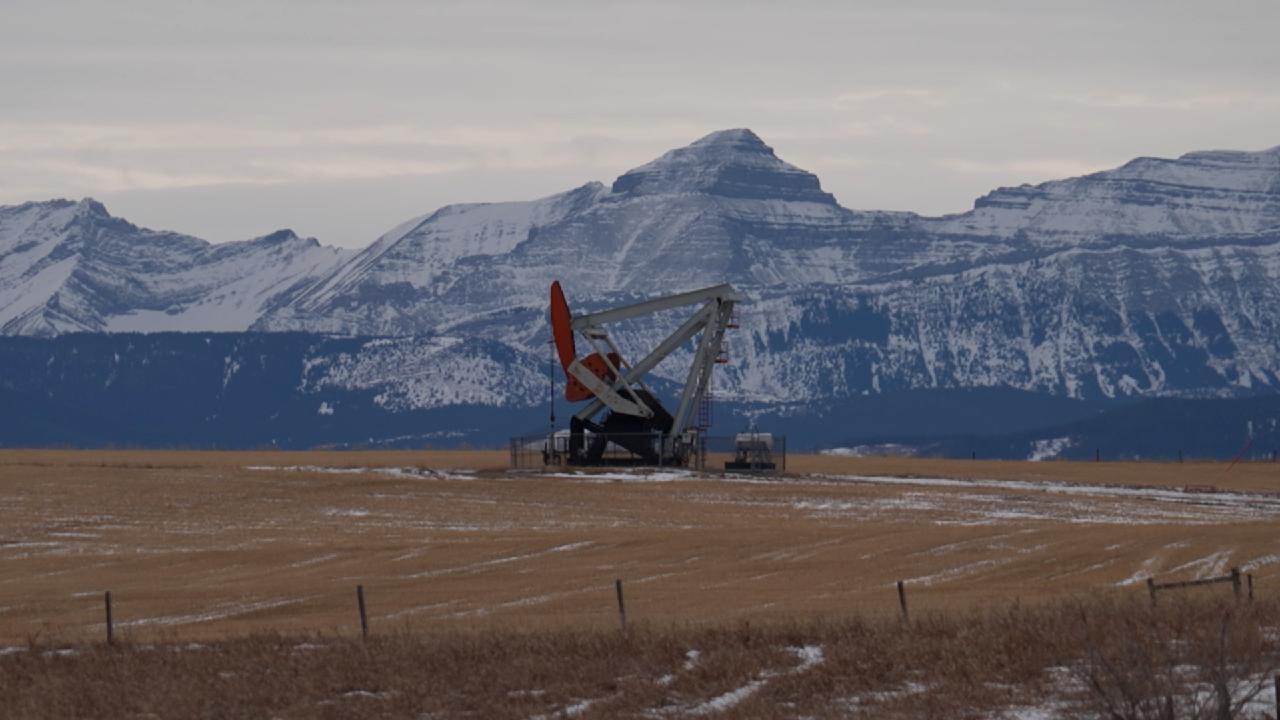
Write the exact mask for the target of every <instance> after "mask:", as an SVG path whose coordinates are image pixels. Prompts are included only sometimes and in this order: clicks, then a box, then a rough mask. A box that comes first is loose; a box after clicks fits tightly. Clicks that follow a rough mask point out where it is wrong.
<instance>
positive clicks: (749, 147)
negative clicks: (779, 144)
mask: <svg viewBox="0 0 1280 720" xmlns="http://www.w3.org/2000/svg"><path fill="white" fill-rule="evenodd" d="M712 146H728V147H732V148H734V149H737V150H744V151H755V152H765V153H768V154H770V155H772V154H773V148H771V147H769V146H768V145H766V144H765V142H764V140H761V139H760V136H759V135H757V134H755V133H754V132H752V131H751V129H750V128H731V129H729V130H717V131H715V132H713V133H709V134H707V135H703V136H702V137H700V138H698V139H697V140H694V141H693V142H692V143H690V144H689V147H712Z"/></svg>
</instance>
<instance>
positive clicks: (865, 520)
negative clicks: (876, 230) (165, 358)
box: [0, 451, 1280, 645]
mask: <svg viewBox="0 0 1280 720" xmlns="http://www.w3.org/2000/svg"><path fill="white" fill-rule="evenodd" d="M506 459H507V458H506V455H505V454H504V453H500V452H423V453H415V452H384V453H318V452H317V453H277V452H262V453H203V452H79V451H10V452H5V453H0V504H2V507H3V508H4V512H3V513H2V514H0V645H3V644H8V645H22V644H25V643H27V642H28V641H29V640H30V639H32V638H45V639H47V640H52V639H56V640H58V641H67V642H76V641H81V640H86V639H97V638H99V637H101V636H102V634H103V626H102V623H103V618H102V614H103V613H102V593H103V592H104V591H106V590H110V591H112V593H113V598H114V606H115V607H114V610H115V620H116V627H117V632H118V633H119V634H120V635H122V636H125V637H131V638H133V639H136V640H153V639H157V638H177V639H183V640H206V639H211V638H218V637H224V636H228V635H240V634H245V633H250V632H254V631H280V632H286V633H299V632H314V631H323V632H333V633H339V634H346V635H348V636H349V635H351V634H353V633H356V632H358V618H357V614H356V609H355V587H356V585H357V584H361V585H363V586H364V587H365V591H366V594H367V601H368V610H369V618H370V619H369V622H370V625H371V627H372V629H373V631H374V632H389V631H393V630H402V629H428V628H429V629H436V630H439V629H448V630H467V629H477V628H484V629H495V628H496V629H519V630H528V629H554V628H577V629H583V628H594V627H611V626H613V625H615V624H616V623H617V611H616V606H615V601H614V588H613V582H614V579H615V578H621V579H622V580H623V581H624V583H625V590H626V599H627V605H628V612H629V615H630V617H631V618H632V619H633V620H636V621H647V622H650V623H654V624H656V625H658V626H662V625H667V624H671V623H721V622H738V621H741V620H753V621H792V620H795V619H797V618H803V619H818V618H840V617H843V616H846V615H848V614H850V613H864V614H865V613H870V614H875V613H882V614H886V615H887V614H892V613H895V612H897V598H896V591H895V589H894V583H895V582H896V581H897V580H904V581H905V582H906V586H907V590H908V596H909V601H910V605H911V608H912V610H913V611H918V612H927V611H930V610H942V609H963V608H971V607H986V606H994V605H999V604H1000V603H1004V602H1009V601H1013V600H1015V599H1017V600H1021V601H1023V602H1033V601H1040V600H1046V599H1051V598H1063V597H1069V596H1072V595H1074V594H1080V593H1093V592H1096V591H1100V590H1108V591H1115V592H1119V593H1139V594H1141V593H1144V592H1145V587H1144V585H1143V583H1144V582H1145V578H1146V577H1147V576H1149V575H1156V576H1157V577H1158V579H1160V580H1162V581H1163V580H1175V579H1194V578H1199V577H1207V576H1212V575H1219V574H1222V573H1224V572H1226V571H1227V569H1228V568H1229V567H1231V566H1233V565H1235V566H1239V567H1241V568H1242V569H1244V570H1245V571H1246V572H1251V573H1252V574H1253V575H1254V576H1255V583H1256V591H1257V593H1258V594H1259V595H1260V596H1267V595H1269V594H1272V593H1277V592H1280V495H1278V494H1275V493H1276V491H1280V466H1277V465H1272V464H1269V463H1257V464H1241V465H1237V466H1235V467H1234V468H1231V469H1230V470H1228V469H1227V466H1226V465H1225V464H1216V463H1212V464H1209V463H1207V464H1195V463H1187V464H1112V463H1100V464H1094V463H1002V462H966V461H929V460H902V459H850V458H830V457H805V456H793V457H792V458H790V460H791V462H790V467H789V469H790V470H791V475H790V476H788V477H787V478H785V479H777V480H774V479H769V480H765V479H754V478H745V477H723V476H720V475H714V474H709V475H696V474H694V473H688V472H671V471H667V472H663V473H643V472H635V473H631V472H607V471H601V472H581V473H579V472H566V473H545V474H529V473H519V474H516V473H508V472H507V471H506V470H505V462H506ZM1204 486H1214V487H1216V488H1217V490H1216V491H1214V492H1208V491H1206V490H1207V488H1206V487H1204ZM1196 592H1207V593H1229V590H1227V589H1226V588H1225V587H1224V586H1218V587H1216V588H1212V589H1209V590H1204V591H1196Z"/></svg>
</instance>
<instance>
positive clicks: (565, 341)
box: [551, 280, 622, 402]
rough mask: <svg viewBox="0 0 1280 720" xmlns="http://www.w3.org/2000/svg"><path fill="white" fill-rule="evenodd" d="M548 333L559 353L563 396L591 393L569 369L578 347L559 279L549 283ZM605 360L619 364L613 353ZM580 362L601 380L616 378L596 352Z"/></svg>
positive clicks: (586, 396)
mask: <svg viewBox="0 0 1280 720" xmlns="http://www.w3.org/2000/svg"><path fill="white" fill-rule="evenodd" d="M551 336H552V337H553V338H554V339H555V343H556V353H557V354H558V355H559V356H560V367H562V368H564V377H565V385H564V397H565V399H566V400H568V401H570V402H579V401H581V400H588V399H590V398H593V397H595V393H593V392H591V390H590V389H588V388H587V386H586V385H583V384H582V383H581V382H579V381H578V379H577V378H575V377H574V376H573V375H572V374H571V373H570V372H569V366H570V365H572V364H573V362H574V360H577V358H578V350H577V344H576V343H575V341H574V339H573V314H572V313H571V312H569V302H568V301H567V300H565V297H564V290H562V289H560V281H559V280H557V281H555V282H553V283H551ZM609 362H610V363H612V364H613V366H614V367H620V366H621V364H622V358H621V357H620V356H619V355H618V354H617V353H609ZM582 366H583V367H585V368H586V369H587V370H590V371H591V372H592V374H594V375H595V376H596V377H598V378H601V379H602V380H604V381H605V382H608V383H612V382H613V381H614V380H616V379H617V375H615V374H614V373H613V371H612V370H610V369H609V365H608V364H607V363H605V361H604V358H603V357H601V356H600V353H591V354H590V355H588V356H587V357H585V358H583V359H582Z"/></svg>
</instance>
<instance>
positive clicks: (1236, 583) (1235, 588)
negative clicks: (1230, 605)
mask: <svg viewBox="0 0 1280 720" xmlns="http://www.w3.org/2000/svg"><path fill="white" fill-rule="evenodd" d="M1231 592H1233V593H1235V596H1236V602H1240V568H1238V567H1233V568H1231Z"/></svg>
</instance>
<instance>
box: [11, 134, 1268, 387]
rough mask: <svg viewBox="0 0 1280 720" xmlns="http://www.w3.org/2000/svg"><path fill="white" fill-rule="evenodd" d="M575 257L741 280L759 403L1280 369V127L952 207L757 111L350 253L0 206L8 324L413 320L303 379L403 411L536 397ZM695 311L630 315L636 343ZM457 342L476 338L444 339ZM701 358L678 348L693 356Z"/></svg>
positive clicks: (418, 222)
mask: <svg viewBox="0 0 1280 720" xmlns="http://www.w3.org/2000/svg"><path fill="white" fill-rule="evenodd" d="M555 279H558V280H561V281H562V282H563V283H564V286H565V288H566V291H567V292H568V294H569V298H570V301H571V303H573V304H574V305H575V306H577V307H580V308H583V309H587V308H593V307H601V306H605V305H610V304H615V303H620V302H626V301H630V300H636V299H639V298H641V297H645V296H651V295H656V294H663V293H668V292H674V291H678V290H684V289H690V288H694V287H700V286H704V285H710V284H714V283H719V282H726V281H727V282H732V283H734V284H735V285H737V286H738V287H739V288H740V289H742V290H743V291H745V293H746V294H747V296H748V298H749V299H750V304H749V305H747V306H746V307H745V308H744V309H743V316H742V318H741V320H740V323H739V324H740V326H741V327H740V329H739V330H736V331H735V332H734V334H733V335H731V336H730V338H729V340H728V348H729V352H730V355H731V363H730V364H729V365H727V366H724V367H723V371H722V372H718V374H717V380H716V382H717V393H718V394H719V395H720V396H721V397H723V398H726V399H729V400H734V401H738V402H741V403H757V404H759V403H763V404H768V405H774V406H800V405H805V406H809V407H820V406H824V405H826V406H830V405H832V404H838V403H840V402H843V401H844V400H846V399H848V398H853V397H858V396H861V395H864V394H868V393H890V392H897V391H914V390H926V389H933V388H1013V389H1019V390H1025V391H1031V392H1034V393H1040V394H1045V395H1052V396H1059V397H1070V398H1080V399H1090V400H1093V399H1107V398H1120V397H1126V396H1135V395H1184V396H1201V395H1213V396H1220V395H1234V394H1247V393H1251V392H1257V391H1259V390H1263V391H1268V392H1273V391H1275V390H1276V389H1277V388H1278V387H1280V374H1278V373H1280V148H1275V149H1272V150H1268V151H1263V152H1225V151H1214V152H1196V153H1190V154H1187V155H1184V156H1182V157H1180V158H1177V159H1172V160H1167V159H1155V158H1140V159H1137V160H1134V161H1132V162H1130V163H1128V164H1126V165H1124V166H1122V167H1120V168H1117V169H1115V170H1109V171H1105V172H1100V173H1095V174H1092V175H1087V176H1084V177H1079V178H1072V179H1068V180H1061V181H1054V182H1047V183H1043V184H1040V185H1035V186H1030V185H1024V186H1021V187H1016V188H1001V189H998V190H995V191H993V192H992V193H990V194H988V195H986V196H984V197H982V198H979V199H978V200H977V201H976V202H975V207H974V209H973V210H971V211H969V212H966V213H962V214H957V215H949V216H944V217H936V218H933V217H923V216H919V215H915V214H911V213H891V212H866V211H854V210H850V209H847V208H845V207H843V206H841V205H840V204H839V203H837V201H836V199H835V198H833V197H832V196H831V195H830V194H829V193H827V192H825V191H823V189H822V187H821V184H820V182H819V180H818V178H817V177H815V176H814V175H812V174H811V173H808V172H806V171H804V170H802V169H800V168H797V167H795V166H793V165H790V164H788V163H786V162H784V161H783V160H781V159H779V158H778V157H777V156H776V155H775V154H774V152H773V150H772V149H771V148H770V147H769V146H768V145H767V144H765V142H764V141H763V140H761V139H760V138H759V137H758V136H756V135H755V134H754V133H752V132H751V131H750V130H745V129H738V130H726V131H721V132H717V133H712V134H711V135H708V136H706V137H704V138H702V139H700V140H698V141H696V142H694V143H692V144H691V145H689V146H687V147H684V148H680V149H677V150H672V151H670V152H668V153H666V154H664V155H663V156H662V157H660V158H658V159H656V160H654V161H652V162H650V163H647V164H645V165H642V166H640V167H638V168H636V169H634V170H631V171H629V172H627V173H624V174H623V175H621V176H620V177H618V178H617V179H616V180H615V181H614V182H613V183H612V185H611V186H605V185H603V184H600V183H588V184H586V185H583V186H581V187H579V188H576V189H573V190H570V191H567V192H565V193H561V194H558V195H553V196H551V197H548V198H543V199H541V200H535V201H529V202H513V203H492V204H470V205H456V206H449V207H445V208H442V209H440V210H438V211H436V212H434V213H430V214H427V215H423V216H421V217H418V218H414V219H412V220H410V221H408V222H405V223H403V224H401V225H400V226H398V227H396V228H394V229H393V230H391V231H390V232H387V233H386V234H384V235H383V236H382V237H381V238H379V239H378V240H377V241H376V242H375V243H373V244H372V245H370V246H369V247H368V248H366V249H364V250H362V251H360V252H357V253H352V254H350V255H346V254H344V253H343V252H341V251H337V250H332V249H328V248H323V247H320V246H319V245H317V244H316V243H314V241H306V240H301V239H298V238H296V237H295V236H293V235H292V234H280V233H277V234H275V235H270V236H267V237H265V238H260V239H258V240H252V241H247V242H245V243H234V244H230V245H219V246H210V245H207V244H205V243H203V242H202V241H199V240H196V239H193V238H189V237H185V236H179V235H173V234H168V233H155V232H151V231H146V230H141V229H139V228H135V227H133V226H132V225H129V224H128V223H125V222H124V221H122V220H118V219H115V218H110V217H109V216H107V215H106V213H105V211H103V210H102V208H101V206H100V205H97V204H96V203H93V202H91V201H85V202H82V203H78V204H76V203H67V202H54V203H38V204H34V203H33V204H28V205H23V206H18V207H10V208H0V324H2V325H3V329H4V332H6V333H9V334H52V333H58V332H65V331H67V330H73V329H91V330H105V331H115V330H126V329H128V330H140V331H148V330H160V329H165V330H169V329H184V330H213V329H237V328H239V329H243V328H252V329H253V330H258V331H302V332H312V333H327V334H340V335H356V336H382V337H385V336H395V337H398V338H402V339H400V340H396V341H395V342H394V343H393V344H392V345H387V344H386V342H387V341H385V340H377V341H370V342H368V343H366V344H365V345H366V349H363V350H358V351H351V350H350V349H347V350H344V352H343V354H342V355H341V356H340V357H339V356H333V357H330V356H324V357H320V356H317V357H314V358H311V359H309V360H307V363H306V367H307V368H308V369H309V370H308V372H311V373H312V374H311V375H308V378H307V379H306V380H305V381H303V380H300V386H301V387H304V388H306V387H330V388H333V387H345V388H348V389H360V390H371V391H376V397H377V398H381V400H379V401H378V402H380V403H383V404H384V405H385V406H386V407H387V408H389V409H393V410H404V409H410V408H417V409H427V408H433V407H444V406H450V405H458V404H480V405H488V406H503V405H510V406H518V407H527V406H529V404H530V403H536V402H539V401H540V398H541V397H542V394H541V391H539V390H538V389H537V388H536V387H535V386H536V384H537V383H538V382H540V381H539V380H538V377H539V375H538V373H539V372H541V371H543V370H544V369H545V367H534V364H536V363H538V362H540V361H538V360H535V359H534V358H543V357H545V356H546V340H547V337H548V334H547V327H546V321H545V306H546V302H547V299H546V296H547V288H548V286H549V284H550V283H551V281H552V280H555ZM677 321H678V318H675V317H664V318H657V319H655V320H654V321H652V322H647V323H644V322H642V323H637V324H634V325H632V326H629V327H623V328H620V332H619V339H620V341H621V344H622V346H623V349H624V350H628V349H629V350H631V351H632V352H636V351H638V350H639V349H641V348H646V347H647V346H648V345H649V344H650V343H651V342H652V341H653V339H654V338H655V336H656V335H657V334H658V333H660V332H664V331H665V330H668V329H670V328H671V327H672V325H673V323H675V322H677ZM451 348H454V349H462V348H465V349H466V352H465V355H464V356H460V357H465V358H467V360H466V362H452V361H451V362H443V361H440V360H439V358H442V357H449V356H450V353H454V352H456V350H451ZM482 356H483V357H482ZM682 360H683V358H681V357H679V356H677V357H675V358H673V359H672V360H669V361H668V363H667V364H665V365H664V366H660V367H659V369H658V372H659V374H662V375H665V376H666V377H668V378H669V379H671V380H679V377H680V373H681V372H682V366H681V363H682ZM316 373H319V375H316ZM482 376H483V377H487V378H492V381H491V383H490V384H489V385H485V386H484V388H481V387H480V386H481V385H484V383H483V382H480V380H478V378H481V377H482ZM454 388H471V389H472V390H467V391H465V392H456V391H455V390H454ZM482 390H483V391H482Z"/></svg>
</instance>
